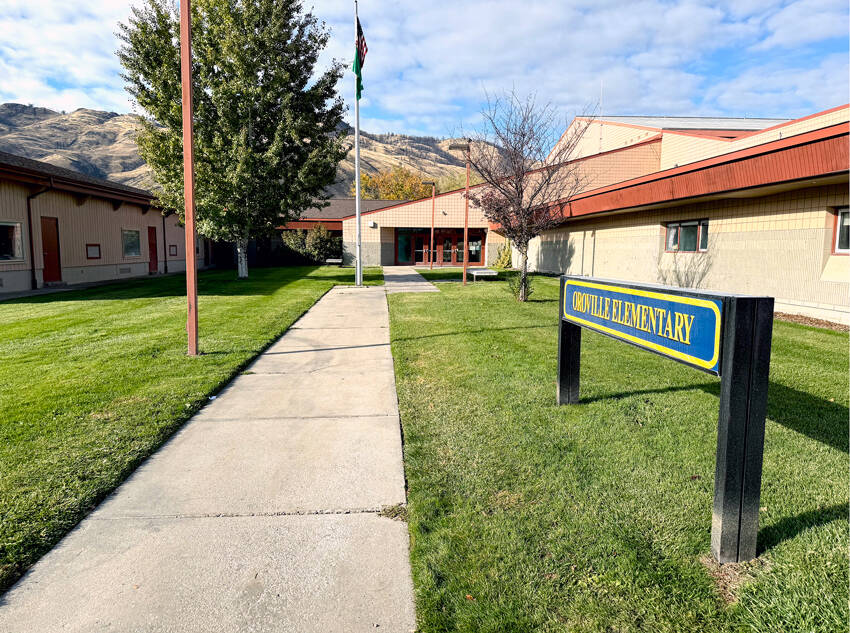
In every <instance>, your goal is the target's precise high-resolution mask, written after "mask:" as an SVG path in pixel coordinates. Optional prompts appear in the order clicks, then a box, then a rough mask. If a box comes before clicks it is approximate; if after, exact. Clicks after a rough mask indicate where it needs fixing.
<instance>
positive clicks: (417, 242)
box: [413, 234, 428, 265]
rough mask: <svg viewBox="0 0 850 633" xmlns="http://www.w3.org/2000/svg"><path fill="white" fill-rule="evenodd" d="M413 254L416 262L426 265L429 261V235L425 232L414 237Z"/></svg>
mask: <svg viewBox="0 0 850 633" xmlns="http://www.w3.org/2000/svg"><path fill="white" fill-rule="evenodd" d="M413 256H414V257H415V258H416V263H417V264H420V265H424V264H427V263H428V236H427V235H425V234H422V235H415V236H414V237H413Z"/></svg>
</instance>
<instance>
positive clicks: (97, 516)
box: [0, 287, 416, 633]
mask: <svg viewBox="0 0 850 633" xmlns="http://www.w3.org/2000/svg"><path fill="white" fill-rule="evenodd" d="M388 326H389V317H388V312H387V303H386V297H385V292H384V289H383V288H379V287H376V288H359V289H357V288H335V289H333V290H332V291H330V292H329V293H328V294H327V295H325V297H324V298H322V299H321V300H320V301H319V302H318V303H317V304H316V305H315V306H313V308H312V309H311V310H310V311H309V312H308V313H307V314H305V315H304V316H303V317H302V318H301V319H300V320H299V321H298V322H297V323H296V324H295V325H294V326H293V327H292V328H291V329H290V330H289V331H288V332H287V333H286V334H285V335H284V336H283V337H282V338H281V339H280V340H279V341H277V342H276V343H275V344H274V345H272V346H271V347H270V348H269V349H268V350H267V351H266V352H265V353H264V354H262V355H261V356H259V358H258V359H257V360H256V361H255V362H254V363H253V365H252V366H251V367H250V368H249V370H248V372H246V373H245V374H243V375H241V376H239V377H238V378H236V379H235V380H234V381H233V382H232V383H231V384H230V385H229V386H228V387H227V388H226V389H225V390H224V391H223V392H222V393H221V394H220V395H219V396H218V398H216V399H215V400H214V401H212V402H211V403H210V404H209V405H208V406H207V407H205V408H204V409H203V410H202V411H200V412H199V413H198V415H196V416H195V417H194V418H193V419H192V420H191V421H190V422H189V423H187V424H186V426H185V427H183V429H182V430H181V431H179V432H178V433H177V434H176V435H175V436H174V437H173V438H172V439H171V440H170V441H169V442H168V443H167V444H166V445H165V446H164V447H163V448H162V449H160V450H159V451H158V452H157V453H156V454H155V455H153V456H152V457H151V458H150V459H148V460H147V461H146V462H145V463H144V464H143V465H142V466H141V467H140V468H139V469H138V470H137V471H136V472H135V473H134V474H133V476H132V477H130V479H128V480H127V481H126V482H125V483H124V484H123V485H122V486H121V487H120V488H119V489H118V490H117V491H116V492H115V493H114V494H113V495H112V496H111V497H110V498H109V499H107V500H106V501H105V502H104V503H103V504H101V506H100V507H99V508H98V509H97V510H96V511H95V512H94V513H92V514H91V515H90V516H89V517H88V518H86V519H85V520H84V521H83V522H82V523H81V524H80V525H79V526H78V527H77V528H76V529H74V530H73V531H72V532H71V533H70V534H68V535H67V536H66V537H65V538H64V539H63V540H62V541H61V542H60V543H59V545H58V546H57V547H55V548H54V549H53V550H52V551H51V552H50V553H49V554H47V555H46V556H45V557H44V558H43V559H42V560H40V561H39V562H38V563H37V564H36V565H35V566H34V567H33V568H32V569H31V570H30V571H29V572H28V573H27V574H26V575H25V576H24V577H23V578H22V579H21V581H20V582H19V583H18V584H17V585H15V586H14V587H13V588H12V589H11V590H10V591H9V592H8V593H7V594H6V595H4V596H0V631H3V632H4V633H6V632H8V633H13V632H18V631H20V632H24V631H26V632H27V633H38V632H42V631H43V632H48V631H50V632H53V631H60V630H61V631H79V632H83V631H86V632H89V631H116V632H117V631H121V632H122V633H123V632H129V631H144V632H154V631H156V632H159V631H162V632H164V631H169V632H170V631H181V632H182V631H193V632H194V631H198V632H204V633H207V632H215V631H221V632H225V631H227V632H233V631H251V632H263V631H292V632H298V633H302V632H311V631H315V632H320V631H321V632H323V633H324V632H337V631H338V632H340V633H343V632H346V633H347V632H355V631H371V632H374V631H375V630H380V631H392V632H395V631H399V632H407V631H413V630H414V629H415V626H416V623H415V615H414V608H413V588H412V583H411V578H410V563H409V558H408V533H407V526H406V524H404V523H402V522H399V521H394V520H391V519H389V518H385V517H382V516H380V515H379V514H378V513H379V511H380V510H381V509H382V508H384V507H387V506H392V505H395V504H400V503H404V502H405V490H404V473H403V467H402V453H401V434H400V429H399V413H398V405H397V401H396V392H395V380H394V376H393V361H392V356H391V355H390V349H389V329H388Z"/></svg>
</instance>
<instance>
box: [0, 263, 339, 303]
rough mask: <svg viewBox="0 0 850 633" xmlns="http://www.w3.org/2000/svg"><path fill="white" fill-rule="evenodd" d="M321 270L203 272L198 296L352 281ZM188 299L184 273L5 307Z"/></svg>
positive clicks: (35, 298)
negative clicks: (302, 283)
mask: <svg viewBox="0 0 850 633" xmlns="http://www.w3.org/2000/svg"><path fill="white" fill-rule="evenodd" d="M318 268H319V267H318V266H302V267H297V268H296V267H293V268H255V269H253V270H251V271H249V277H248V279H237V277H236V271H232V270H210V271H200V274H199V275H198V295H199V296H201V297H213V296H215V297H226V296H249V295H254V296H256V295H272V294H274V293H275V292H277V291H278V290H280V289H281V288H284V287H286V286H288V285H290V284H292V283H294V282H296V281H300V280H302V279H311V280H315V281H327V282H330V283H335V282H341V281H351V279H349V275H347V274H339V275H336V274H326V275H314V274H313V273H314V272H315V271H316V270H317V269H318ZM185 295H186V276H185V275H184V274H183V273H176V274H169V275H165V276H157V277H143V278H136V279H128V280H125V281H114V282H110V283H106V284H98V285H95V286H89V287H84V288H74V289H69V290H65V289H63V290H61V291H58V292H51V293H45V294H36V295H32V296H28V297H18V298H16V299H8V300H6V301H3V302H2V305H6V304H49V303H54V302H72V301H111V300H122V301H126V300H133V299H156V298H163V297H180V296H185Z"/></svg>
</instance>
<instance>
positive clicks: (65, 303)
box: [0, 267, 382, 591]
mask: <svg viewBox="0 0 850 633" xmlns="http://www.w3.org/2000/svg"><path fill="white" fill-rule="evenodd" d="M353 279H354V272H353V269H340V268H330V267H321V268H320V267H299V268H267V269H254V270H251V271H250V278H249V279H248V280H243V281H238V280H237V279H236V277H235V273H234V272H233V271H221V272H204V273H201V274H200V281H199V290H198V292H199V299H198V314H199V317H200V324H199V330H200V350H201V352H202V353H203V355H202V356H200V357H197V358H189V357H187V356H186V354H185V350H186V330H185V324H186V299H185V288H186V286H185V279H184V277H182V276H170V277H161V278H156V279H145V280H141V281H135V282H126V283H121V284H112V285H108V286H101V287H97V288H90V289H87V290H80V291H71V292H62V293H57V294H50V295H41V296H37V297H33V298H28V299H18V300H14V301H4V302H0V323H2V324H3V325H2V327H0V358H2V363H0V591H2V590H3V589H5V588H7V587H8V586H9V585H10V584H11V583H12V582H13V581H14V580H15V579H16V578H17V577H18V576H19V575H20V574H21V573H22V572H23V571H24V570H25V569H26V568H27V567H28V566H30V565H31V564H32V563H33V562H35V560H36V559H37V558H38V557H39V556H41V555H42V554H44V553H45V552H46V551H47V550H48V549H49V548H50V547H51V546H52V545H53V544H55V543H56V542H57V541H58V540H59V539H60V538H61V537H62V535H63V534H65V533H66V532H67V531H68V530H69V529H70V528H72V527H73V526H74V525H75V524H76V523H77V522H78V521H79V520H80V519H81V518H82V517H83V516H84V515H85V514H86V513H87V512H89V511H90V510H91V509H92V508H93V507H94V506H95V504H97V502H98V501H100V500H101V499H102V498H103V497H104V496H105V495H106V494H107V493H109V492H110V491H111V490H113V489H114V488H115V487H116V486H117V485H118V484H119V483H121V481H122V480H123V479H124V478H125V477H126V476H127V475H128V474H129V473H130V472H131V471H132V470H133V469H134V468H135V467H136V466H137V465H138V464H139V463H140V462H141V461H142V460H143V459H144V458H145V457H147V456H148V455H150V454H151V453H152V452H153V451H154V450H155V449H156V448H157V447H158V446H160V445H161V444H162V443H163V442H164V441H165V439H167V438H168V436H169V435H171V434H172V433H173V432H174V431H175V430H176V429H177V428H178V427H179V426H180V425H181V424H182V423H183V422H185V421H186V420H187V419H188V418H189V417H191V415H192V414H193V413H194V412H195V411H197V410H198V408H199V407H201V406H202V405H203V404H204V403H205V402H206V401H207V398H208V397H209V395H211V394H213V393H215V392H216V391H218V390H219V389H221V388H222V387H223V386H224V385H225V384H226V383H227V382H228V381H229V380H230V379H231V378H232V377H233V376H234V375H235V374H236V373H237V372H238V371H239V370H240V369H241V368H242V367H243V366H244V365H245V364H246V363H247V362H248V361H249V360H251V358H253V357H254V356H255V355H256V354H257V353H259V352H260V351H262V350H263V349H264V348H265V347H266V346H267V345H268V344H269V343H271V342H272V341H273V340H274V339H275V338H277V337H278V336H279V335H280V334H282V333H283V332H284V331H285V330H286V329H287V328H288V327H289V326H290V325H291V324H292V323H293V322H294V321H295V320H296V319H297V318H298V317H299V316H301V314H303V313H304V312H305V311H306V310H307V309H308V308H309V307H310V306H311V305H313V303H315V301H316V300H317V299H318V298H319V297H321V296H322V295H323V294H324V293H325V292H327V291H328V290H329V289H330V288H331V287H333V286H334V285H335V284H345V283H353ZM364 279H365V281H366V283H370V284H377V283H382V276H381V271H380V269H379V268H374V269H366V270H365V271H364Z"/></svg>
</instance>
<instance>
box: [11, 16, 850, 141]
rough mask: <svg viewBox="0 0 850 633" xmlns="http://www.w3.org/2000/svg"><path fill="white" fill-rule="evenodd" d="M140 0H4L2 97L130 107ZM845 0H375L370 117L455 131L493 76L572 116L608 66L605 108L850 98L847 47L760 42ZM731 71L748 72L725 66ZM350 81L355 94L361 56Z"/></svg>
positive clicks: (348, 30)
mask: <svg viewBox="0 0 850 633" xmlns="http://www.w3.org/2000/svg"><path fill="white" fill-rule="evenodd" d="M134 1H136V2H138V1H141V0H134ZM129 4H130V1H129V0H127V1H124V0H114V1H113V0H102V1H101V2H99V3H97V2H94V1H92V2H91V3H90V4H89V5H88V7H89V8H88V11H83V10H81V9H80V7H79V4H76V3H68V2H58V1H57V0H40V1H36V2H34V1H32V0H29V1H27V2H24V1H21V0H5V1H4V2H3V4H2V5H0V101H9V100H14V101H22V102H25V103H28V102H32V103H35V104H38V105H44V106H47V107H53V108H57V109H66V110H69V109H74V108H76V107H81V106H85V107H97V108H107V109H114V110H117V111H128V110H129V109H130V105H129V100H128V98H127V95H126V93H124V91H123V82H122V80H121V79H120V77H119V73H120V66H119V64H118V62H117V59H116V58H115V55H114V53H115V50H116V49H117V48H118V41H117V40H116V38H115V37H114V32H115V31H116V30H117V23H118V22H119V21H124V20H126V19H127V16H128V14H129ZM307 6H308V7H309V6H310V5H309V3H308V4H307ZM314 12H315V14H316V15H317V16H318V17H319V18H320V19H322V20H325V21H326V22H327V24H328V26H329V27H330V28H331V29H332V37H331V40H330V42H329V45H328V48H327V50H326V51H325V52H324V54H323V55H322V57H321V60H322V62H321V63H322V64H323V65H327V64H328V63H329V62H330V59H332V58H336V59H339V60H342V61H344V62H346V63H347V64H350V62H351V59H352V57H353V49H354V33H353V15H352V3H351V2H350V0H316V4H315V9H314ZM846 13H847V11H846V6H844V5H840V4H838V3H837V2H834V1H830V0H797V1H794V2H790V3H789V2H788V1H787V0H717V1H715V2H710V1H709V0H635V1H634V2H630V3H623V2H619V1H615V0H569V1H564V0H546V1H544V0H523V1H521V2H517V1H516V0H490V1H487V0H466V1H464V2H457V0H452V1H449V0H431V1H430V2H427V3H421V2H415V1H413V0H405V1H402V0H381V1H380V2H378V0H361V2H360V15H361V21H362V23H363V27H364V30H365V34H366V39H367V41H368V44H369V54H368V56H367V59H366V64H365V68H364V83H365V93H364V99H363V100H362V101H361V115H362V116H363V127H364V129H369V130H373V131H376V132H378V131H391V130H394V131H400V132H401V131H406V132H411V133H431V134H437V135H448V134H452V133H454V132H456V131H457V130H458V129H459V128H460V127H461V126H462V125H466V126H470V125H474V123H475V121H477V120H478V115H477V112H478V110H479V109H480V105H481V102H482V100H483V95H484V92H485V90H486V91H489V92H490V93H491V94H493V93H500V92H502V91H503V90H505V89H510V88H512V87H515V88H516V89H517V90H518V91H519V92H531V91H534V92H536V93H537V94H538V96H539V97H540V98H541V99H542V100H552V101H553V102H554V103H556V104H557V105H558V106H559V107H560V108H562V109H563V111H564V113H565V116H567V115H572V114H575V113H578V112H583V111H585V109H586V107H587V106H588V105H591V106H594V105H595V104H596V101H597V100H598V98H599V92H600V80H601V81H602V82H603V83H604V110H605V112H606V113H620V114H644V113H648V114H723V113H727V112H728V113H730V114H731V113H738V112H740V111H741V110H742V109H743V110H747V111H750V112H751V114H760V113H762V112H764V113H768V112H767V111H768V110H769V111H770V112H769V113H771V114H777V113H779V114H782V113H784V112H790V111H792V110H793V111H795V112H796V111H799V110H800V109H803V110H804V109H805V108H808V107H809V106H810V105H811V104H822V103H826V104H827V105H837V104H838V103H841V102H844V101H846V100H847V98H846V93H847V75H846V72H845V73H844V74H843V75H834V76H832V77H831V80H830V81H824V82H823V83H822V84H820V83H818V81H816V78H822V79H826V76H825V73H826V72H827V71H828V70H835V69H836V68H837V66H841V63H840V62H841V61H842V59H843V60H844V62H845V66H846V55H839V56H837V57H836V58H835V59H831V60H829V61H827V60H822V59H817V58H814V59H811V61H810V62H809V63H808V64H807V63H806V61H805V59H802V60H801V59H800V58H799V56H798V57H796V58H795V59H794V61H793V62H790V61H789V62H786V63H785V64H784V65H783V63H782V60H781V59H775V60H773V61H771V63H770V64H767V63H766V62H765V60H764V59H763V58H764V54H763V53H761V52H760V51H762V50H768V49H771V50H774V49H776V48H778V47H782V48H783V49H784V50H786V51H788V52H794V49H793V47H797V46H801V45H811V44H812V43H816V42H818V41H821V40H823V39H824V38H826V37H834V36H835V34H836V33H838V32H839V31H840V30H842V29H843V31H842V33H843V35H842V33H839V35H842V36H844V37H846V35H847V33H846V26H847V19H846ZM747 50H749V51H751V52H752V59H748V57H743V56H742V57H740V59H737V58H736V59H735V60H734V62H735V65H734V71H733V70H732V69H731V68H730V69H726V68H725V67H724V65H723V64H722V63H719V62H718V61H717V60H720V59H721V58H722V56H724V55H725V56H729V55H730V51H747ZM718 55H720V56H721V57H718ZM712 62H713V63H712ZM839 70H840V69H839ZM718 72H719V73H721V74H722V75H724V76H725V75H728V74H730V73H732V72H734V73H736V75H737V76H735V77H734V78H733V79H728V78H726V77H724V76H720V77H717V76H712V75H711V74H710V73H718ZM759 79H769V81H762V82H761V83H760V82H759ZM340 90H341V93H342V95H343V97H344V98H345V100H346V103H348V104H353V97H354V94H353V92H354V79H353V75H352V73H351V72H350V71H347V72H346V74H345V77H344V79H343V82H342V83H341V85H340ZM760 99H761V102H762V103H761V105H759V103H758V102H759V100H760ZM833 101H834V103H833ZM783 108H785V109H786V110H782V109H783ZM780 110H781V111H782V112H780ZM347 118H348V120H349V122H352V120H353V112H351V111H350V112H349V113H348V117H347Z"/></svg>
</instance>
